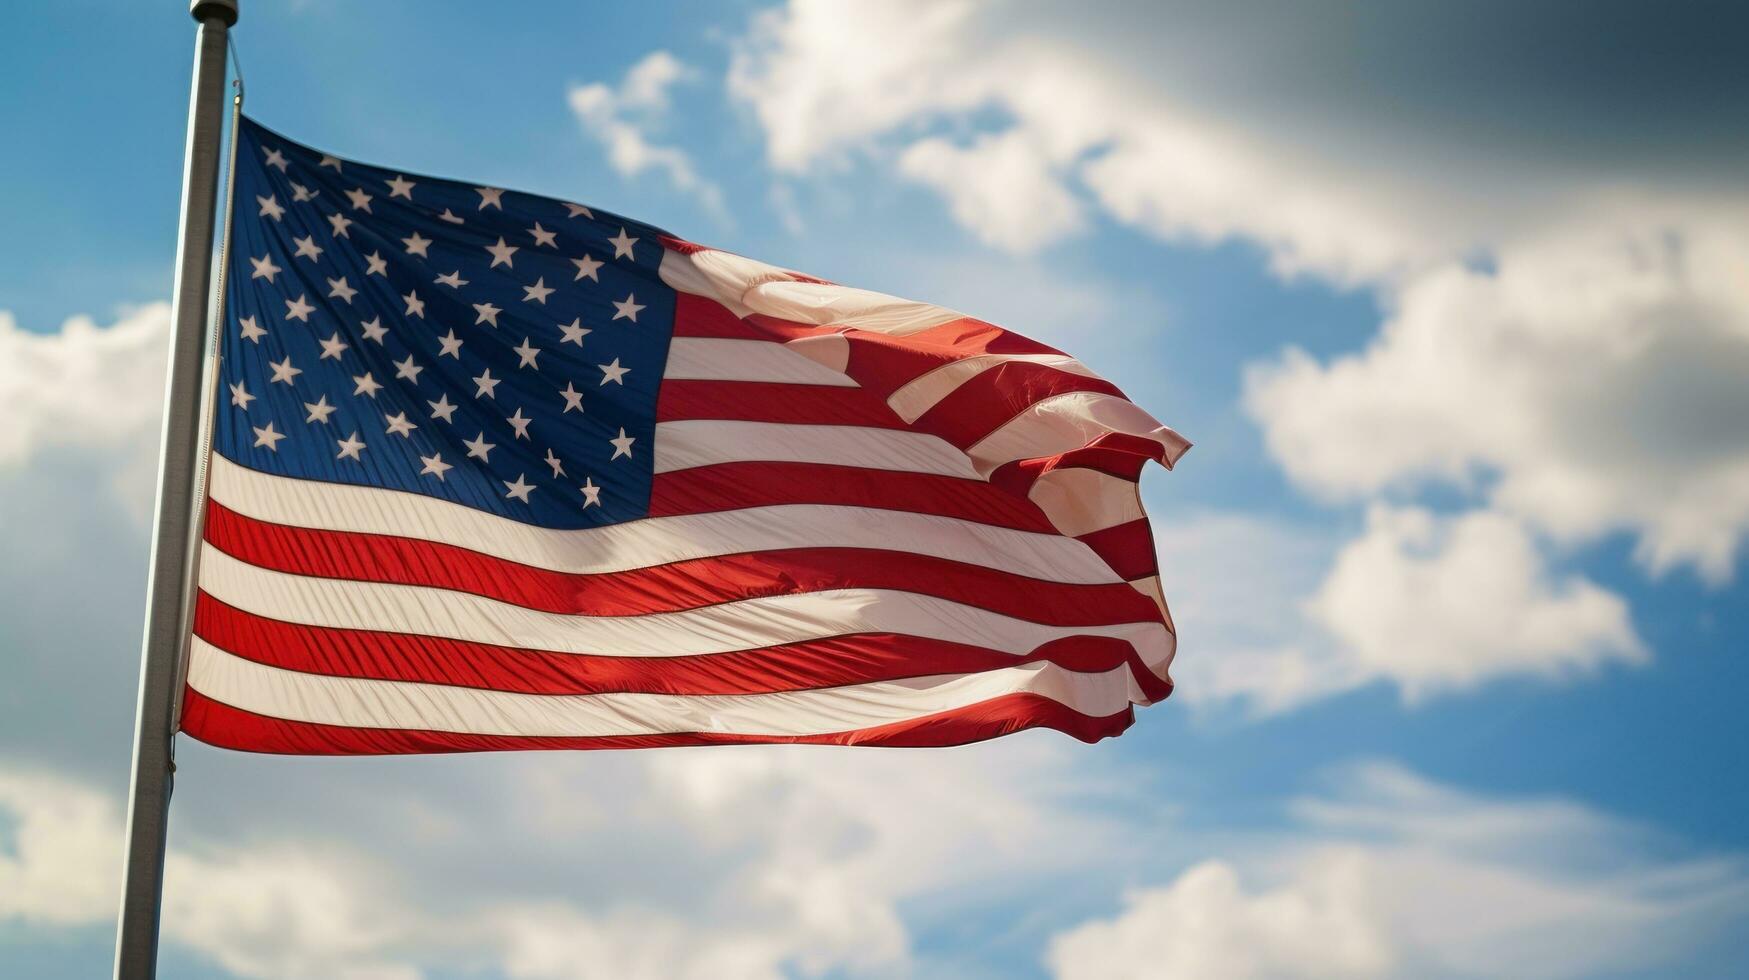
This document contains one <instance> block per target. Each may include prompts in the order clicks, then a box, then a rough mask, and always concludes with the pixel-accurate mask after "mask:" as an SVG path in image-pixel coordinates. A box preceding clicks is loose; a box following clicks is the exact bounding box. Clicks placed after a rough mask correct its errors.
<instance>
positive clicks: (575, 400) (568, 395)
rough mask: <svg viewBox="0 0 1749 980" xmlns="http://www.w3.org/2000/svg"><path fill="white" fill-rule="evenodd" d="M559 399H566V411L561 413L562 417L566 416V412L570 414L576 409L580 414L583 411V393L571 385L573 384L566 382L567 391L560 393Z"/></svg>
mask: <svg viewBox="0 0 1749 980" xmlns="http://www.w3.org/2000/svg"><path fill="white" fill-rule="evenodd" d="M559 397H561V398H563V399H565V411H564V412H560V413H559V414H560V415H564V414H565V412H569V411H571V410H572V409H576V410H577V411H579V412H581V411H583V393H582V392H581V391H578V390H577V387H576V386H575V385H573V384H571V382H569V381H567V382H565V390H564V391H561V392H559Z"/></svg>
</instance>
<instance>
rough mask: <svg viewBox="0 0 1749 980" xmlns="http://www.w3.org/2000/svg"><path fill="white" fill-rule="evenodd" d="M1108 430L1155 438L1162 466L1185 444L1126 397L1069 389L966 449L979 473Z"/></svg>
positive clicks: (1065, 448)
mask: <svg viewBox="0 0 1749 980" xmlns="http://www.w3.org/2000/svg"><path fill="white" fill-rule="evenodd" d="M1112 432H1125V433H1129V434H1131V435H1137V436H1141V437H1142V438H1144V439H1152V440H1153V441H1155V442H1158V443H1159V444H1160V445H1161V446H1162V447H1163V448H1164V449H1165V457H1166V462H1167V465H1171V464H1172V463H1173V462H1174V461H1176V460H1177V459H1178V457H1179V456H1180V455H1182V454H1183V453H1184V451H1185V450H1186V449H1189V448H1190V443H1189V442H1187V441H1185V439H1184V437H1183V436H1181V435H1179V434H1178V433H1176V432H1173V431H1172V430H1171V429H1168V428H1167V427H1166V426H1164V425H1161V424H1160V423H1159V422H1158V421H1157V420H1156V419H1155V418H1154V417H1153V416H1152V415H1149V414H1148V413H1147V412H1145V411H1143V410H1142V409H1141V408H1140V407H1139V406H1137V405H1136V404H1135V403H1134V402H1131V401H1130V400H1129V399H1127V398H1119V397H1118V396H1116V395H1108V394H1105V393H1104V392H1098V391H1071V392H1067V393H1065V394H1061V395H1052V396H1051V397H1049V398H1043V399H1040V400H1039V401H1036V402H1034V403H1033V404H1032V406H1031V407H1029V408H1028V409H1027V410H1026V411H1024V412H1022V413H1020V414H1019V415H1017V416H1015V417H1014V418H1013V419H1011V420H1009V421H1008V422H1006V423H1004V424H1003V425H1002V426H1001V427H999V428H998V429H996V431H994V432H992V433H990V434H989V435H987V436H985V437H984V438H983V439H981V440H979V441H978V444H977V445H975V446H973V447H972V448H971V449H970V450H968V453H969V454H970V456H971V457H972V459H973V461H974V462H976V463H977V465H978V470H979V471H980V472H983V473H990V472H993V471H994V470H996V469H997V468H998V467H1000V466H1002V464H1004V463H1007V462H1009V461H1011V460H1016V459H1034V458H1037V457H1040V456H1055V455H1057V454H1058V453H1065V452H1068V451H1069V450H1071V449H1080V448H1081V447H1082V446H1085V445H1087V444H1088V443H1090V442H1092V441H1093V440H1095V439H1098V438H1099V437H1100V436H1103V435H1106V434H1108V433H1112Z"/></svg>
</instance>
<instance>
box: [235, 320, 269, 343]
mask: <svg viewBox="0 0 1749 980" xmlns="http://www.w3.org/2000/svg"><path fill="white" fill-rule="evenodd" d="M237 323H238V332H239V333H241V334H242V335H243V339H244V340H247V341H249V342H250V343H253V344H259V343H261V338H263V337H265V336H267V331H265V330H263V329H261V327H260V325H259V324H257V323H256V322H255V318H254V317H252V316H246V317H244V318H242V319H241V320H238V321H237Z"/></svg>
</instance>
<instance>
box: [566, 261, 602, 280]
mask: <svg viewBox="0 0 1749 980" xmlns="http://www.w3.org/2000/svg"><path fill="white" fill-rule="evenodd" d="M571 264H572V265H575V266H576V267H577V274H576V275H574V276H572V277H571V281H572V282H576V281H577V280H579V279H593V280H595V281H596V282H600V281H601V276H600V271H601V260H600V259H598V258H596V257H595V256H593V255H585V256H583V257H582V258H580V259H572V260H571Z"/></svg>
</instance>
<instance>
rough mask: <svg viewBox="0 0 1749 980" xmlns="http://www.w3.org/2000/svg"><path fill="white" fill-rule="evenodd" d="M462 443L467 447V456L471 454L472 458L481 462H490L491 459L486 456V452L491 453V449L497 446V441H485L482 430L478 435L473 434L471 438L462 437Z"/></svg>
mask: <svg viewBox="0 0 1749 980" xmlns="http://www.w3.org/2000/svg"><path fill="white" fill-rule="evenodd" d="M462 445H464V446H466V447H468V455H469V456H472V457H473V458H475V459H477V460H479V461H480V462H482V463H490V462H491V460H490V459H487V458H486V457H487V454H489V453H491V451H492V450H494V449H497V448H498V444H497V443H492V442H487V441H486V434H485V433H484V432H482V433H480V434H479V435H477V436H475V437H474V438H472V439H463V440H462Z"/></svg>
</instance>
